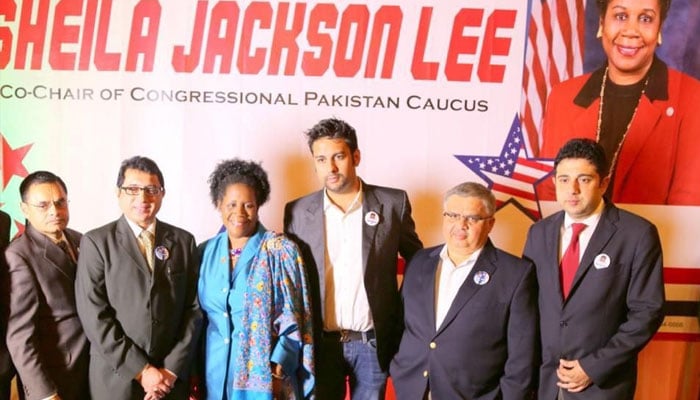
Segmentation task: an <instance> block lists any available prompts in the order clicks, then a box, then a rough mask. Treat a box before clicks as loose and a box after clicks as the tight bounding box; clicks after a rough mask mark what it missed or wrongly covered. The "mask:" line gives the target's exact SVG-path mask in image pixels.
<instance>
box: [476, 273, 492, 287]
mask: <svg viewBox="0 0 700 400" xmlns="http://www.w3.org/2000/svg"><path fill="white" fill-rule="evenodd" d="M490 278H491V277H490V276H489V273H488V272H486V271H477V273H476V274H474V283H476V284H477V285H485V284H486V283H487V282H488V281H489V279H490Z"/></svg>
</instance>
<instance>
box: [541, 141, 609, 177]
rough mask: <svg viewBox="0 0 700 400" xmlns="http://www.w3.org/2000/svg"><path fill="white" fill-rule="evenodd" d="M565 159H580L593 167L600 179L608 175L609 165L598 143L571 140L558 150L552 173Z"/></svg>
mask: <svg viewBox="0 0 700 400" xmlns="http://www.w3.org/2000/svg"><path fill="white" fill-rule="evenodd" d="M567 158H582V159H584V160H587V161H588V162H590V163H591V164H593V166H595V169H596V172H598V175H600V177H601V178H604V177H606V176H608V174H609V173H610V164H609V163H608V158H607V157H606V156H605V150H603V146H601V145H600V143H598V142H596V141H595V140H593V139H588V138H573V139H571V140H569V141H568V142H566V143H564V145H563V146H562V147H561V149H559V152H558V153H557V156H556V158H555V159H554V171H556V170H557V166H558V165H559V163H560V162H562V160H565V159H567Z"/></svg>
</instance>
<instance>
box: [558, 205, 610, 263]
mask: <svg viewBox="0 0 700 400" xmlns="http://www.w3.org/2000/svg"><path fill="white" fill-rule="evenodd" d="M603 208H605V202H603V201H601V202H600V204H599V205H598V208H596V210H595V211H594V212H593V214H591V215H589V216H588V217H587V218H586V219H583V220H581V221H574V220H573V219H572V218H571V217H569V214H566V213H564V226H562V227H561V234H560V235H559V237H560V238H561V240H560V242H559V261H561V258H562V257H563V256H564V253H565V252H566V249H567V248H568V247H569V244H570V243H571V235H572V233H573V230H572V228H571V224H573V223H574V222H580V223H583V224H586V229H584V230H582V231H581V233H579V235H578V249H579V251H578V260H579V261H581V258H582V257H583V253H585V252H586V248H587V247H588V243H589V242H590V241H591V237H593V231H595V228H596V227H597V226H598V222H599V221H600V216H601V215H603Z"/></svg>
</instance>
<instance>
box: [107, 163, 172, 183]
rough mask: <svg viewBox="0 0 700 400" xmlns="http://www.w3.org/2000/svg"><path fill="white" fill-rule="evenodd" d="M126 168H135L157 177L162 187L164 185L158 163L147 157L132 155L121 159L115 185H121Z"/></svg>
mask: <svg viewBox="0 0 700 400" xmlns="http://www.w3.org/2000/svg"><path fill="white" fill-rule="evenodd" d="M127 169H135V170H138V171H141V172H145V173H148V174H151V175H155V176H157V177H158V181H159V182H160V185H161V186H162V187H165V181H164V180H163V173H162V172H160V168H158V164H156V163H155V161H153V160H151V159H150V158H148V157H142V156H134V157H131V158H127V159H126V160H124V161H122V165H121V167H119V175H118V176H117V187H122V184H123V183H124V175H125V174H126V170H127Z"/></svg>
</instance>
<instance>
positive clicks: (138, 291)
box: [75, 217, 202, 400]
mask: <svg viewBox="0 0 700 400" xmlns="http://www.w3.org/2000/svg"><path fill="white" fill-rule="evenodd" d="M155 247H156V249H158V247H162V248H163V249H164V250H166V251H165V253H167V257H162V259H160V258H158V257H156V258H155V265H154V269H153V272H151V271H150V269H149V268H148V264H147V263H146V260H145V258H144V257H143V255H142V254H141V252H140V250H139V247H138V243H137V240H136V236H135V235H134V233H133V231H132V230H131V228H130V227H129V224H128V223H127V221H126V219H125V218H124V217H121V218H120V219H119V220H117V221H115V222H112V223H110V224H107V225H105V226H103V227H101V228H97V229H95V230H93V231H90V232H88V233H86V234H85V235H84V236H83V239H82V241H81V243H80V258H79V260H78V277H77V280H76V287H75V289H76V299H77V304H78V314H79V315H80V320H81V321H82V322H83V327H84V329H85V334H86V335H87V337H88V339H89V340H90V343H91V350H90V392H91V393H92V396H93V397H94V398H95V399H115V400H121V399H124V400H126V399H134V400H142V399H143V396H144V392H143V390H142V388H141V385H140V384H139V383H138V382H137V381H136V380H134V377H135V376H136V375H137V374H138V373H139V372H141V370H142V369H143V368H144V366H145V365H146V364H147V363H150V364H152V365H154V366H156V367H159V368H161V367H165V368H167V369H169V370H170V371H172V372H174V373H175V374H176V375H177V376H178V378H179V379H178V380H177V382H176V385H175V388H174V389H173V391H172V392H171V394H170V395H169V396H168V398H169V399H185V398H187V394H188V393H187V391H188V384H187V376H188V372H189V368H190V364H191V362H192V360H193V355H194V352H195V345H196V342H197V338H198V336H199V333H200V329H201V323H202V315H201V312H200V309H199V304H198V302H197V297H196V293H197V274H198V268H199V262H198V257H197V249H196V246H195V241H194V237H192V235H191V234H190V233H189V232H186V231H184V230H182V229H179V228H176V227H174V226H172V225H169V224H166V223H164V222H161V221H158V222H157V223H156V238H155ZM161 254H163V252H161Z"/></svg>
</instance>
